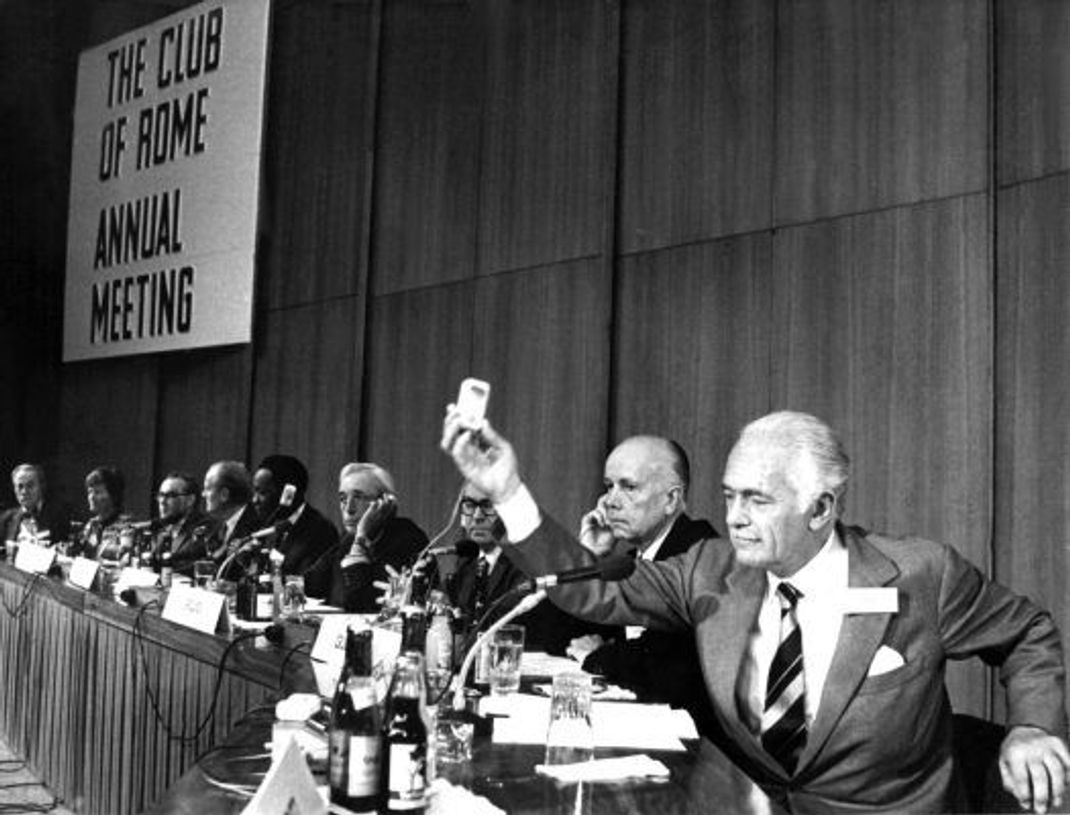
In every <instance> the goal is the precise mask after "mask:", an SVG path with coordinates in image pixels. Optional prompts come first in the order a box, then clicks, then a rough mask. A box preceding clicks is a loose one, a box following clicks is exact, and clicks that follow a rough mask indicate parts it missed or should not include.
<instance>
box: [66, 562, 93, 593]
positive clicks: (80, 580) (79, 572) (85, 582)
mask: <svg viewBox="0 0 1070 815" xmlns="http://www.w3.org/2000/svg"><path fill="white" fill-rule="evenodd" d="M99 568H100V564H99V563H97V562H96V561H95V560H90V559H89V558H87V557H76V558H75V559H74V560H72V561H71V572H70V574H69V575H67V582H68V583H70V584H71V585H72V586H77V587H78V588H80V589H85V590H86V591H89V590H90V589H92V588H93V581H94V580H96V579H97V569H99Z"/></svg>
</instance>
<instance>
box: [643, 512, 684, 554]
mask: <svg viewBox="0 0 1070 815" xmlns="http://www.w3.org/2000/svg"><path fill="white" fill-rule="evenodd" d="M675 524H676V519H675V518H673V520H672V522H671V523H668V524H666V525H665V528H664V529H663V530H661V532H660V533H658V536H657V537H656V538H654V542H653V543H652V544H650V545H649V546H648V547H647V548H646V549H644V550H643V551H642V552H640V553H639V557H640V558H641V559H642V560H653V559H654V558H656V557H657V556H658V552H659V551H660V550H661V545H662V544H663V543H665V539H666V538H667V537H669V533H670V532H672V528H673V526H674V525H675Z"/></svg>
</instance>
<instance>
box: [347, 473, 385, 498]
mask: <svg viewBox="0 0 1070 815" xmlns="http://www.w3.org/2000/svg"><path fill="white" fill-rule="evenodd" d="M338 491H339V492H346V493H348V492H359V493H361V494H363V495H371V496H379V495H382V493H383V485H382V483H381V482H380V481H379V479H378V478H377V477H376V476H375V473H374V472H372V471H371V470H360V471H358V472H352V473H347V474H346V475H344V476H342V477H341V478H340V479H339V480H338Z"/></svg>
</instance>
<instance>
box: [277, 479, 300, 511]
mask: <svg viewBox="0 0 1070 815" xmlns="http://www.w3.org/2000/svg"><path fill="white" fill-rule="evenodd" d="M296 497H297V487H295V486H294V485H293V484H286V485H284V486H283V488H282V495H281V496H279V506H280V507H292V506H293V503H294V498H296Z"/></svg>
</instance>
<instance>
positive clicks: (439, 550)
mask: <svg viewBox="0 0 1070 815" xmlns="http://www.w3.org/2000/svg"><path fill="white" fill-rule="evenodd" d="M478 554H479V544H478V543H476V542H475V541H474V540H468V539H467V538H465V539H464V540H459V541H457V542H456V543H451V544H449V545H448V546H435V547H433V548H431V549H428V550H427V551H426V552H424V553H423V557H434V556H437V555H457V556H458V557H465V558H467V557H475V556H476V555H478Z"/></svg>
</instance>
